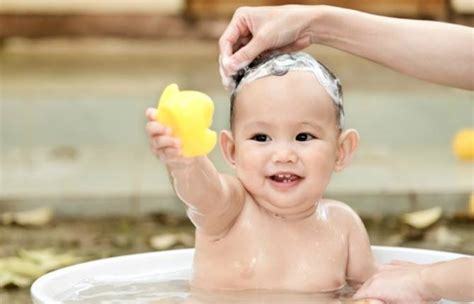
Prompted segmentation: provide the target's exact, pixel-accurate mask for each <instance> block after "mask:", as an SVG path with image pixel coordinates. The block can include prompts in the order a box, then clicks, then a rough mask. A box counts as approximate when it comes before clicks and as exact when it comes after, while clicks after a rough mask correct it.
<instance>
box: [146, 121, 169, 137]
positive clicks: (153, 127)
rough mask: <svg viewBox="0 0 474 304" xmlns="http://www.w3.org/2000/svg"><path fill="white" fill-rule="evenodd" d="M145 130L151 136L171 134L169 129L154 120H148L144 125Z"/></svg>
mask: <svg viewBox="0 0 474 304" xmlns="http://www.w3.org/2000/svg"><path fill="white" fill-rule="evenodd" d="M145 130H146V132H147V133H148V135H150V136H151V137H155V136H162V135H171V129H170V128H168V127H167V126H165V125H163V124H160V123H158V122H156V121H149V122H147V124H146V126H145Z"/></svg>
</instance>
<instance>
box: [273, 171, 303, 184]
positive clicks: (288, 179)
mask: <svg viewBox="0 0 474 304" xmlns="http://www.w3.org/2000/svg"><path fill="white" fill-rule="evenodd" d="M301 178H302V177H301V176H299V175H296V174H293V173H277V174H274V175H271V176H270V179H271V180H273V181H275V182H277V183H283V184H290V183H293V182H295V181H298V180H300V179H301Z"/></svg>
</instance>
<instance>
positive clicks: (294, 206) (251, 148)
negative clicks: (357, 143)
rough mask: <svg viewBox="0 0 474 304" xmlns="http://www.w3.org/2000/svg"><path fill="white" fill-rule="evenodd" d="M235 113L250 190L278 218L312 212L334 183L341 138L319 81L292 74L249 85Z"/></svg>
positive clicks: (237, 155)
mask: <svg viewBox="0 0 474 304" xmlns="http://www.w3.org/2000/svg"><path fill="white" fill-rule="evenodd" d="M234 111H235V113H234V131H233V137H234V143H235V150H234V151H235V152H234V161H235V168H236V173H237V176H238V177H239V178H240V180H241V181H242V183H243V184H244V186H245V188H246V189H247V190H248V191H249V192H250V193H251V194H252V196H253V197H254V198H255V200H256V201H257V202H258V203H260V204H261V205H262V206H263V207H264V208H265V209H267V210H269V211H271V212H274V213H275V214H280V215H287V216H290V215H297V214H302V213H305V211H307V210H309V209H311V208H312V207H313V206H314V205H315V203H316V202H317V200H319V199H320V198H321V196H322V194H323V192H324V190H325V189H326V186H327V185H328V183H329V180H330V178H331V174H332V172H333V170H334V166H335V162H336V159H337V141H338V136H339V133H340V132H339V130H338V128H337V119H336V109H335V106H334V103H333V101H332V100H331V98H330V97H329V95H328V94H327V93H326V91H325V90H324V88H323V87H322V86H321V85H320V84H319V82H318V81H317V80H316V78H315V76H314V75H312V74H310V73H308V72H301V71H300V72H298V71H293V72H292V71H290V72H289V73H288V74H286V75H284V76H269V77H265V78H261V79H258V80H255V81H253V82H250V83H248V84H245V85H244V87H242V88H241V91H240V92H239V93H238V95H237V99H236V100H235V110H234Z"/></svg>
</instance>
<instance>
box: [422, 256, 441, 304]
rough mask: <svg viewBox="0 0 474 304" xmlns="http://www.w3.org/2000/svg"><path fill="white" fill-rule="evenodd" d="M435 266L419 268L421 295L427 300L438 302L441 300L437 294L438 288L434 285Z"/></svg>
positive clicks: (429, 265)
mask: <svg viewBox="0 0 474 304" xmlns="http://www.w3.org/2000/svg"><path fill="white" fill-rule="evenodd" d="M436 265H437V264H428V265H423V266H421V267H422V268H421V270H420V281H421V286H422V292H423V294H424V295H425V296H426V297H428V299H429V300H433V301H438V300H440V299H441V295H440V294H439V291H438V289H439V287H438V285H437V283H436V277H437V276H436V271H435V270H434V269H433V268H434V267H436Z"/></svg>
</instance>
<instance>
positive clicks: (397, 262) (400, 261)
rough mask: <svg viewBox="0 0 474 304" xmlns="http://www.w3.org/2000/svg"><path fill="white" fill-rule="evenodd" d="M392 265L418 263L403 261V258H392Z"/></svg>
mask: <svg viewBox="0 0 474 304" xmlns="http://www.w3.org/2000/svg"><path fill="white" fill-rule="evenodd" d="M390 264H391V265H398V266H413V265H417V264H416V263H413V262H409V261H402V260H392V261H391V262H390Z"/></svg>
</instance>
